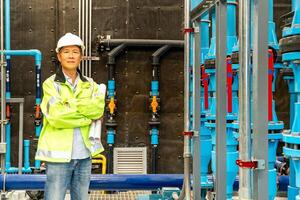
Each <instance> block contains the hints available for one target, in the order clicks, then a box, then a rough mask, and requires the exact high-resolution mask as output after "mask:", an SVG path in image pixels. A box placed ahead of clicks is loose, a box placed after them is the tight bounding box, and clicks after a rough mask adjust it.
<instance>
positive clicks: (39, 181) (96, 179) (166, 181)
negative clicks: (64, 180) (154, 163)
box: [0, 174, 288, 191]
mask: <svg viewBox="0 0 300 200" xmlns="http://www.w3.org/2000/svg"><path fill="white" fill-rule="evenodd" d="M3 178H4V177H3V175H0V187H1V188H3V182H4V181H3ZM208 179H209V180H210V181H212V180H213V178H212V176H208ZM278 180H279V183H278V185H279V189H280V191H286V188H287V184H288V177H287V176H279V179H278ZM45 181H46V175H44V174H34V175H31V174H22V175H15V174H7V175H5V188H6V190H8V191H10V190H44V189H45ZM182 183H183V174H135V175H129V174H92V176H91V182H90V189H91V190H99V189H100V190H157V189H159V188H162V187H179V188H180V187H181V186H182ZM233 186H234V187H233V189H234V190H235V191H237V190H238V186H239V181H238V177H236V178H235V181H234V184H233Z"/></svg>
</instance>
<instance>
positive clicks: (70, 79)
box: [63, 72, 79, 87]
mask: <svg viewBox="0 0 300 200" xmlns="http://www.w3.org/2000/svg"><path fill="white" fill-rule="evenodd" d="M63 74H64V76H65V79H66V81H67V82H68V83H69V84H70V85H71V86H74V87H75V86H76V85H77V83H78V81H79V74H78V72H77V73H76V78H75V81H74V84H73V83H72V78H70V77H69V76H68V75H66V74H65V73H64V72H63Z"/></svg>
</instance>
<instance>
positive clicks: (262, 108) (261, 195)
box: [252, 0, 269, 200]
mask: <svg viewBox="0 0 300 200" xmlns="http://www.w3.org/2000/svg"><path fill="white" fill-rule="evenodd" d="M253 10H254V11H253V30H254V31H253V146H252V149H253V159H254V160H258V162H259V165H260V166H261V169H256V170H254V173H253V199H257V200H260V199H268V195H269V194H268V193H269V192H268V110H267V109H268V106H267V104H268V103H267V99H268V97H267V94H268V79H267V78H266V77H268V29H267V28H266V27H268V1H267V0H264V1H262V0H254V9H253ZM263 165H264V167H263Z"/></svg>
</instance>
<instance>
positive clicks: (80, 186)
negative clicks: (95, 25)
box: [36, 33, 105, 200]
mask: <svg viewBox="0 0 300 200" xmlns="http://www.w3.org/2000/svg"><path fill="white" fill-rule="evenodd" d="M84 49H85V47H84V44H83V42H82V40H81V39H80V38H79V37H78V36H76V35H73V34H71V33H67V34H65V35H64V36H63V37H61V38H60V39H59V41H58V43H57V47H56V52H57V57H58V60H59V62H60V65H61V66H60V67H59V69H58V70H57V72H56V74H54V75H52V76H51V77H49V78H48V79H46V80H45V82H44V83H43V92H44V96H43V100H42V103H41V110H42V112H43V115H44V119H43V128H42V131H41V135H40V138H39V142H38V149H37V153H36V159H37V160H42V161H46V175H47V181H46V186H45V199H46V200H64V198H65V194H66V190H67V189H68V188H69V189H70V194H71V199H72V200H87V199H88V189H89V183H90V176H91V156H93V155H96V154H99V153H101V152H102V151H103V148H102V147H101V148H98V149H97V148H94V147H93V145H92V143H91V142H90V141H89V130H90V125H91V123H92V121H93V120H97V119H99V118H101V117H102V115H103V111H104V106H105V92H102V93H101V92H99V87H98V85H97V84H96V83H95V82H94V81H93V80H92V79H91V78H87V77H85V76H83V75H82V74H81V72H80V71H79V69H78V66H79V64H80V61H81V60H82V54H83V51H84Z"/></svg>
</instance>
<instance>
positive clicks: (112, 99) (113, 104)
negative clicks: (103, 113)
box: [108, 98, 116, 114]
mask: <svg viewBox="0 0 300 200" xmlns="http://www.w3.org/2000/svg"><path fill="white" fill-rule="evenodd" d="M108 108H109V113H110V114H114V111H115V108H116V104H115V100H114V98H111V99H110V101H109V104H108Z"/></svg>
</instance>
